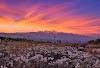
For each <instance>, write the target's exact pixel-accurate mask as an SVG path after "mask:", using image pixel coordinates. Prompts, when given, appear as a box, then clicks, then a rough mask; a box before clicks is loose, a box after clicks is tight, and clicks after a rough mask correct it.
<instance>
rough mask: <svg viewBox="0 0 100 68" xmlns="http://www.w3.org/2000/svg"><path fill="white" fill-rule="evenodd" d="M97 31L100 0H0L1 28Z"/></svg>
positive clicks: (85, 33) (24, 30)
mask: <svg viewBox="0 0 100 68" xmlns="http://www.w3.org/2000/svg"><path fill="white" fill-rule="evenodd" d="M45 30H46V31H52V30H54V31H57V32H66V33H75V34H84V35H89V34H100V0H0V32H7V33H10V32H11V33H13V32H34V31H35V32H36V31H45Z"/></svg>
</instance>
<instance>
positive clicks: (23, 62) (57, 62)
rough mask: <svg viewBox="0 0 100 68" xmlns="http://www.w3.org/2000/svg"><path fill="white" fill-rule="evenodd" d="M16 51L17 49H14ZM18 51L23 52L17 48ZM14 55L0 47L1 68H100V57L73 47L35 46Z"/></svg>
mask: <svg viewBox="0 0 100 68" xmlns="http://www.w3.org/2000/svg"><path fill="white" fill-rule="evenodd" d="M12 49H16V48H12ZM17 50H21V49H20V48H18V47H17ZM23 51H25V52H23V54H20V53H19V54H14V53H11V52H10V51H9V49H7V48H4V47H3V46H1V47H0V68H84V67H85V68H100V59H99V58H100V55H98V57H97V56H94V55H92V54H90V53H89V52H84V51H81V50H79V49H78V48H76V47H71V46H63V47H57V46H46V45H44V46H33V47H30V48H26V50H23Z"/></svg>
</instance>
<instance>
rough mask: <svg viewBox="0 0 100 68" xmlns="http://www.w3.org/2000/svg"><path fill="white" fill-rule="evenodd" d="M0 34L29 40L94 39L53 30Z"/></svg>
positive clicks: (77, 40)
mask: <svg viewBox="0 0 100 68" xmlns="http://www.w3.org/2000/svg"><path fill="white" fill-rule="evenodd" d="M0 36H3V37H11V38H27V39H31V40H43V41H45V40H46V41H51V42H54V41H57V40H60V41H62V42H87V41H89V40H95V39H96V38H94V37H90V36H84V35H78V34H72V33H63V32H55V31H39V32H27V33H0Z"/></svg>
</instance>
